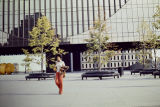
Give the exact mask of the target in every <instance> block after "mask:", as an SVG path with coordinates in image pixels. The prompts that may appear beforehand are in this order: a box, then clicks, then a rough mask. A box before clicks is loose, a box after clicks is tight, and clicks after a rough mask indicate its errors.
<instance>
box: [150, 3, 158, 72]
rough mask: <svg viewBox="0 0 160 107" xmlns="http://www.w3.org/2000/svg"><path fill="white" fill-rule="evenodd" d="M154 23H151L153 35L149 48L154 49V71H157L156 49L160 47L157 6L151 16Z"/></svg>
mask: <svg viewBox="0 0 160 107" xmlns="http://www.w3.org/2000/svg"><path fill="white" fill-rule="evenodd" d="M153 18H154V19H155V22H154V23H152V26H153V32H154V33H153V34H152V35H151V39H150V41H151V42H152V44H151V47H152V48H154V56H155V69H157V52H156V49H158V48H159V46H160V33H159V31H160V5H158V6H157V8H156V12H155V14H154V15H153Z"/></svg>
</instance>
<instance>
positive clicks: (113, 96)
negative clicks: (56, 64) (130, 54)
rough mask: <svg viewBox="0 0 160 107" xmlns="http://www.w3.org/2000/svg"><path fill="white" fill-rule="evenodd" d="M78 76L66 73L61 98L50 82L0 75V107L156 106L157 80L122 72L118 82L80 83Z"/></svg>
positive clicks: (158, 95) (159, 93)
mask: <svg viewBox="0 0 160 107" xmlns="http://www.w3.org/2000/svg"><path fill="white" fill-rule="evenodd" d="M81 74H82V73H81V72H79V73H67V75H66V78H65V79H64V94H63V95H58V89H57V87H56V85H55V83H54V80H53V79H48V80H41V81H37V79H36V80H30V81H26V80H25V78H24V77H25V75H22V74H21V75H11V76H0V107H160V100H159V99H160V91H159V90H160V79H159V78H157V79H154V77H153V76H151V75H146V76H141V77H140V76H139V75H138V74H136V75H130V73H129V72H125V75H124V76H123V77H121V78H119V79H117V78H116V79H113V78H112V77H111V78H103V80H99V79H98V78H88V79H87V80H85V79H84V80H81ZM5 77H7V78H8V79H7V78H5Z"/></svg>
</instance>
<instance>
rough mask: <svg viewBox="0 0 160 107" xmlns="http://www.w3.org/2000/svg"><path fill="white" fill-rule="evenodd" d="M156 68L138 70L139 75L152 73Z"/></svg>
mask: <svg viewBox="0 0 160 107" xmlns="http://www.w3.org/2000/svg"><path fill="white" fill-rule="evenodd" d="M155 71H156V69H143V70H142V71H140V76H141V75H142V74H143V75H146V74H152V75H153V72H155Z"/></svg>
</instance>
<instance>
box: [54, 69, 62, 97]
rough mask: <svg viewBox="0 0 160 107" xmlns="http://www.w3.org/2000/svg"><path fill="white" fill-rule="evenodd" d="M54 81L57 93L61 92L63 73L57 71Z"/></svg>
mask: <svg viewBox="0 0 160 107" xmlns="http://www.w3.org/2000/svg"><path fill="white" fill-rule="evenodd" d="M55 83H56V85H57V87H58V88H59V94H62V92H63V75H61V74H60V73H59V72H56V78H55Z"/></svg>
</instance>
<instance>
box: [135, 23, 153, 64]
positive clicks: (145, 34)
mask: <svg viewBox="0 0 160 107" xmlns="http://www.w3.org/2000/svg"><path fill="white" fill-rule="evenodd" d="M137 32H138V33H139V35H140V43H138V44H137V48H136V50H138V51H139V52H138V53H137V54H136V56H138V60H139V62H140V63H141V64H143V67H144V66H145V64H146V62H147V60H148V59H147V56H148V55H149V56H150V57H152V53H151V51H148V50H149V49H151V48H150V47H149V38H150V35H151V34H152V31H151V29H150V26H149V25H148V24H147V23H146V22H145V21H144V20H143V21H142V23H141V24H140V26H139V27H138V31H137ZM140 50H142V51H140Z"/></svg>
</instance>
